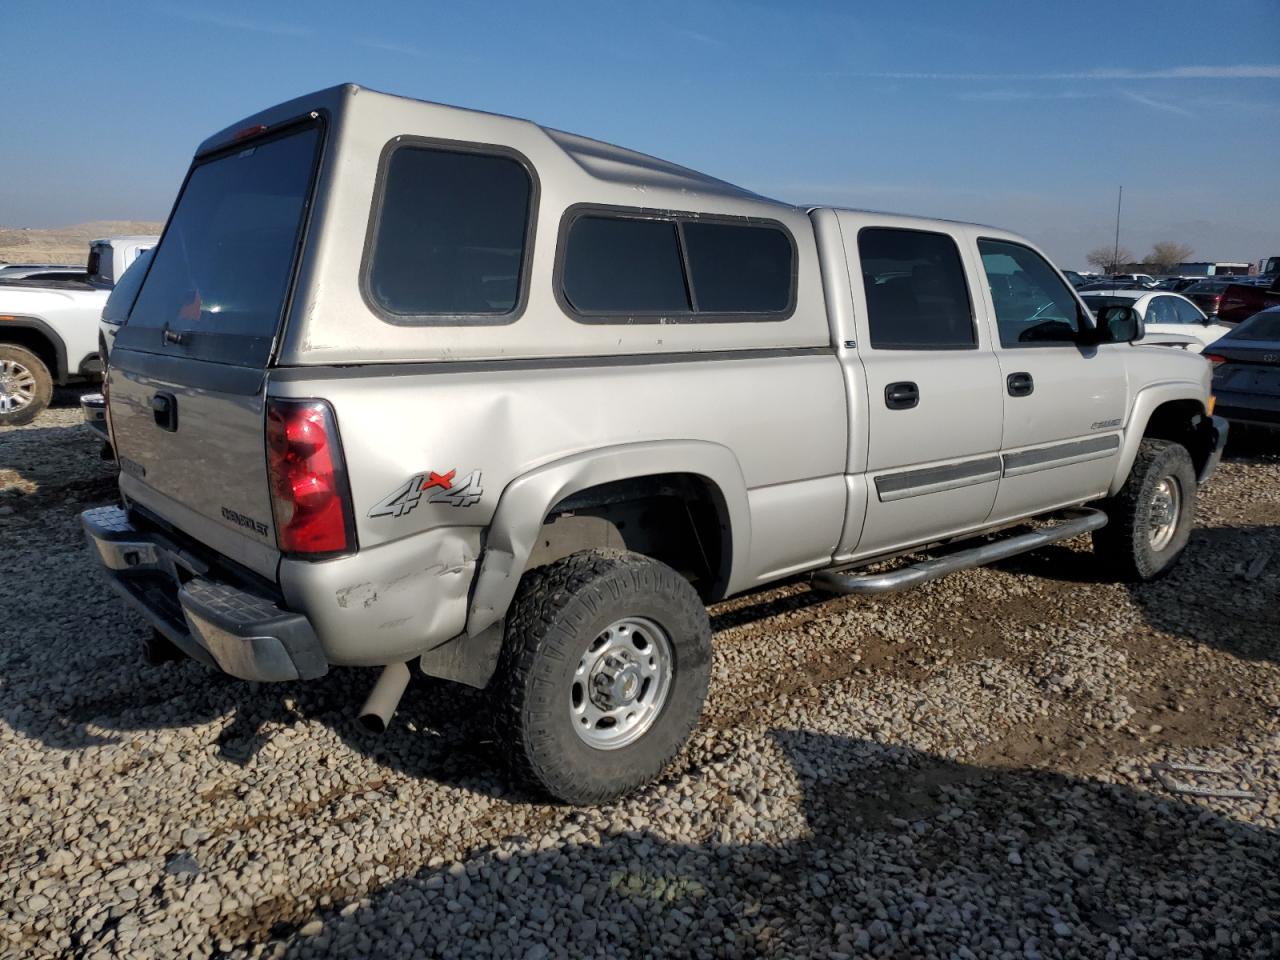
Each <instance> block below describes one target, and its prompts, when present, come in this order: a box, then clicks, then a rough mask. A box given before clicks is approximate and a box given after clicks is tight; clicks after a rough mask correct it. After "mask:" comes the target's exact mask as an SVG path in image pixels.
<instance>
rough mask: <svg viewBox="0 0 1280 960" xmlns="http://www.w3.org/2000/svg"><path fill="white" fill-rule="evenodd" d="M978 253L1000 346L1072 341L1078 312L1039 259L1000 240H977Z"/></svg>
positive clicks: (1060, 283) (1065, 288) (1063, 286)
mask: <svg viewBox="0 0 1280 960" xmlns="http://www.w3.org/2000/svg"><path fill="white" fill-rule="evenodd" d="M978 252H979V253H981V254H982V266H983V269H984V270H985V271H986V273H987V283H988V284H989V285H990V287H991V300H992V302H993V304H994V305H995V309H996V323H997V325H998V326H999V328H1000V343H1001V344H1002V345H1003V346H1006V347H1025V346H1035V345H1036V344H1044V343H1064V342H1065V343H1072V342H1074V341H1075V338H1076V334H1077V333H1079V331H1080V325H1081V317H1080V309H1079V307H1078V305H1077V304H1076V300H1075V297H1073V296H1072V295H1071V289H1070V288H1069V287H1068V286H1067V284H1066V283H1064V282H1063V280H1062V278H1061V277H1059V276H1058V274H1057V271H1055V270H1054V269H1053V267H1051V266H1049V264H1048V262H1047V261H1046V260H1045V259H1044V258H1043V257H1041V256H1040V255H1039V254H1037V253H1036V252H1035V251H1034V250H1031V249H1030V248H1028V247H1023V246H1020V245H1018V244H1016V243H1009V242H1007V241H1004V240H979V241H978ZM1130 302H1132V301H1130Z"/></svg>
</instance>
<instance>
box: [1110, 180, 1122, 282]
mask: <svg viewBox="0 0 1280 960" xmlns="http://www.w3.org/2000/svg"><path fill="white" fill-rule="evenodd" d="M1123 199H1124V185H1123V184H1121V186H1120V192H1119V193H1118V194H1117V195H1116V248H1115V250H1113V251H1112V253H1111V272H1112V273H1116V272H1118V271H1119V269H1120V264H1119V263H1117V262H1116V261H1118V260H1119V259H1120V201H1122V200H1123Z"/></svg>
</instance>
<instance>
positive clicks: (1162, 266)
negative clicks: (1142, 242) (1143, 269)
mask: <svg viewBox="0 0 1280 960" xmlns="http://www.w3.org/2000/svg"><path fill="white" fill-rule="evenodd" d="M1193 253H1195V251H1194V250H1192V249H1191V247H1189V246H1187V245H1186V244H1185V243H1178V242H1177V241H1176V240H1161V241H1160V242H1159V243H1153V244H1152V245H1151V252H1150V253H1149V254H1147V263H1149V264H1151V265H1152V266H1153V267H1156V268H1157V269H1159V270H1160V272H1161V273H1172V272H1173V271H1174V270H1175V269H1177V266H1178V264H1180V263H1185V262H1186V261H1187V260H1190V259H1191V255H1192V254H1193Z"/></svg>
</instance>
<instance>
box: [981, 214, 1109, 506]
mask: <svg viewBox="0 0 1280 960" xmlns="http://www.w3.org/2000/svg"><path fill="white" fill-rule="evenodd" d="M974 239H975V240H976V247H977V251H978V255H979V257H980V258H981V261H982V267H983V271H984V273H985V274H986V280H987V283H986V284H985V289H984V290H983V292H982V295H983V300H984V301H985V310H986V311H987V313H988V314H989V316H990V317H991V324H990V327H991V332H992V335H993V336H994V338H995V340H996V356H997V358H998V359H999V361H1000V378H1001V387H1002V391H1001V392H1002V400H1003V403H1004V439H1003V442H1002V444H1001V455H1002V460H1003V475H1002V477H1001V480H1000V492H999V494H998V495H997V497H996V503H995V508H994V509H993V510H992V512H991V520H992V522H1000V521H1003V520H1008V519H1016V518H1019V517H1024V516H1028V515H1031V514H1035V513H1041V512H1044V511H1046V510H1051V509H1053V508H1055V507H1060V506H1065V505H1068V504H1072V503H1079V502H1082V501H1084V500H1089V499H1092V498H1094V497H1098V496H1101V495H1103V494H1104V493H1105V492H1106V490H1107V487H1108V485H1109V484H1110V482H1111V478H1112V477H1113V476H1114V474H1115V470H1116V464H1117V461H1118V458H1119V456H1120V445H1121V435H1122V433H1123V427H1124V417H1125V411H1126V409H1127V406H1128V385H1127V381H1126V374H1125V364H1124V356H1123V353H1122V351H1125V350H1130V349H1131V347H1130V346H1129V344H1127V343H1122V344H1103V345H1101V346H1097V345H1094V346H1087V345H1083V344H1082V343H1081V340H1080V336H1079V334H1080V331H1081V330H1082V329H1084V328H1085V327H1086V326H1089V325H1090V322H1089V320H1088V318H1087V315H1086V310H1085V308H1084V307H1083V306H1082V305H1081V304H1080V301H1079V300H1078V299H1077V298H1076V296H1075V294H1074V292H1073V291H1072V290H1071V287H1070V286H1069V285H1068V284H1067V282H1066V281H1065V280H1064V279H1062V277H1061V276H1060V275H1059V274H1058V272H1057V271H1056V270H1055V269H1054V268H1053V267H1052V266H1050V265H1049V262H1048V261H1047V260H1045V258H1044V257H1042V256H1041V255H1040V254H1039V253H1037V252H1036V251H1035V250H1033V249H1032V248H1031V247H1028V246H1026V245H1025V244H1023V243H1020V242H1017V241H1014V240H1012V239H1003V238H995V237H988V236H982V235H980V234H979V233H977V231H975V233H974Z"/></svg>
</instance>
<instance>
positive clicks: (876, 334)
mask: <svg viewBox="0 0 1280 960" xmlns="http://www.w3.org/2000/svg"><path fill="white" fill-rule="evenodd" d="M858 259H859V260H860V261H861V262H862V286H863V289H864V290H865V292H866V295H867V323H868V325H869V326H870V328H871V329H870V333H871V346H872V348H873V349H877V350H966V349H970V348H972V347H975V346H976V345H977V340H976V338H975V336H974V330H973V306H972V303H971V301H970V299H969V287H968V284H966V283H965V279H964V266H963V265H962V264H961V262H960V251H959V249H957V247H956V242H955V241H954V240H953V239H951V237H949V236H947V235H946V234H942V233H930V232H928V231H925V230H903V229H900V228H897V227H865V228H863V229H862V230H860V231H859V232H858Z"/></svg>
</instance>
